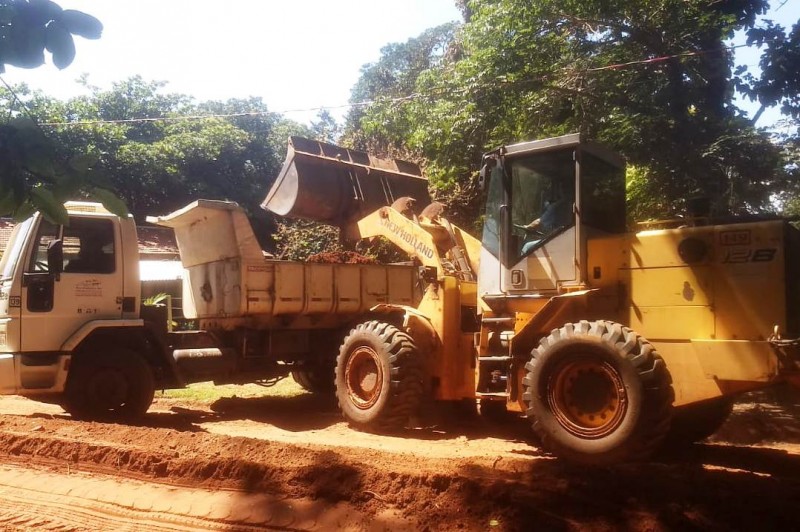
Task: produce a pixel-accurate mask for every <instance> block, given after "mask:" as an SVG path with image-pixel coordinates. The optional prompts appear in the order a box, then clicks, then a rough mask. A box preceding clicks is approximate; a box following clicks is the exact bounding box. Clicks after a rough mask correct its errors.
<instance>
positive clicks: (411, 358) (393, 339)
mask: <svg viewBox="0 0 800 532" xmlns="http://www.w3.org/2000/svg"><path fill="white" fill-rule="evenodd" d="M361 334H368V335H374V336H376V337H377V338H378V339H379V340H380V343H381V347H382V351H383V353H381V354H382V355H384V356H386V357H387V360H388V365H389V375H390V384H389V389H388V391H387V393H388V394H389V397H388V400H387V401H386V403H385V406H384V408H383V409H382V410H381V411H380V412H378V413H377V415H376V416H375V417H374V419H373V421H372V422H370V423H368V424H364V423H358V422H355V421H354V420H352V419H348V421H349V422H350V424H351V425H355V426H357V427H359V428H363V429H368V430H376V431H391V430H397V429H401V428H403V427H404V426H405V425H406V423H407V422H408V420H409V419H410V418H411V417H412V416H413V415H414V414H416V412H417V410H418V409H419V405H420V403H421V401H422V397H423V393H424V387H423V383H424V380H423V365H422V360H421V359H420V356H419V351H418V350H417V347H416V343H415V342H414V339H413V338H412V337H411V336H410V335H409V334H408V333H406V332H404V331H402V330H400V329H398V328H397V327H395V326H394V325H392V324H389V323H385V322H381V321H377V320H372V321H368V322H364V323H360V324H358V325H357V326H356V327H354V328H353V329H351V330H350V333H349V334H348V336H347V337H346V338H345V340H344V342H343V344H342V349H341V350H340V351H339V355H338V356H337V357H336V367H337V368H339V367H342V366H343V365H344V364H346V357H347V355H348V353H347V351H346V350H345V347H346V346H347V345H348V342H349V340H350V338H351V337H352V336H354V335H361ZM337 381H338V379H337ZM337 400H338V404H339V409H340V410H341V411H342V412H343V413H345V412H346V409H345V408H344V407H343V405H342V398H341V397H340V395H339V394H338V393H337ZM345 417H347V416H346V414H345Z"/></svg>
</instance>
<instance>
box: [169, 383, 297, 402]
mask: <svg viewBox="0 0 800 532" xmlns="http://www.w3.org/2000/svg"><path fill="white" fill-rule="evenodd" d="M306 393H308V392H306V391H305V390H303V389H302V388H301V387H300V385H299V384H297V383H296V382H294V380H293V379H291V378H286V379H283V380H281V381H280V382H278V384H276V385H275V386H271V387H269V388H266V387H264V386H259V385H258V384H241V385H239V384H222V385H219V386H217V385H215V384H214V383H213V382H198V383H195V384H190V385H189V386H187V387H186V388H180V389H177V390H165V391H163V392H162V391H158V392H156V398H166V399H187V400H190V401H198V402H203V403H212V402H214V401H216V400H218V399H222V398H224V397H234V396H235V397H265V396H271V397H294V396H297V395H303V394H306Z"/></svg>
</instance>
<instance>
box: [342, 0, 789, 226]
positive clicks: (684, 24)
mask: <svg viewBox="0 0 800 532" xmlns="http://www.w3.org/2000/svg"><path fill="white" fill-rule="evenodd" d="M768 4H769V3H768V1H767V0H723V1H718V2H708V1H706V0H637V1H635V2H634V1H631V0H612V1H608V0H581V1H577V0H540V1H537V2H523V1H520V0H470V1H464V2H461V6H462V11H463V12H464V15H465V19H466V21H465V23H464V24H463V25H462V26H461V28H460V29H458V30H455V31H454V30H453V29H452V28H440V29H438V30H431V31H437V33H436V35H437V36H438V37H439V38H440V40H439V41H437V42H438V43H439V44H438V46H439V49H441V51H440V52H438V53H435V54H434V53H431V52H430V51H429V52H428V54H427V56H425V55H424V54H422V57H423V59H422V60H420V59H419V57H420V55H418V54H415V51H417V50H419V49H420V47H419V46H418V43H417V41H416V40H411V41H409V42H408V43H406V44H404V45H393V46H387V47H386V48H384V52H383V55H382V57H381V59H380V60H379V61H378V62H377V63H375V64H374V65H369V66H366V67H365V68H364V69H363V70H362V78H361V80H360V81H359V83H358V84H357V85H356V87H355V88H354V99H371V100H375V103H374V104H373V105H371V106H369V107H367V108H365V109H361V110H359V111H358V113H353V114H351V115H350V117H349V118H350V123H349V124H348V129H349V130H354V131H362V132H364V133H363V134H365V135H367V136H368V137H369V138H371V139H373V140H375V139H378V140H380V141H381V142H382V143H383V145H384V146H383V149H384V150H390V149H392V148H393V146H395V145H399V144H405V145H407V146H408V147H409V148H410V149H411V150H412V151H413V152H414V154H415V155H416V156H417V157H419V158H423V159H425V160H426V161H427V163H428V164H427V170H428V175H429V176H430V177H431V178H432V180H433V182H434V184H435V186H437V187H439V188H440V189H443V190H445V191H448V192H450V191H452V190H453V189H454V188H457V187H459V186H461V187H463V186H464V183H465V182H466V180H467V179H468V176H469V175H470V174H471V172H474V171H475V170H476V169H477V166H478V163H479V160H480V155H481V153H483V152H485V151H487V150H489V149H491V148H494V147H496V146H498V145H501V144H507V143H511V142H516V141H520V140H527V139H532V138H541V137H546V136H553V135H559V134H564V133H568V132H576V131H578V132H581V133H583V134H585V135H586V136H588V137H590V138H593V139H595V140H599V141H601V142H604V143H606V144H609V145H610V146H611V147H613V148H615V149H617V150H618V151H620V152H621V153H622V154H623V155H625V156H626V158H627V160H628V162H629V166H630V172H629V184H628V189H629V198H630V200H631V202H630V203H631V207H632V209H631V211H632V212H633V214H634V215H635V216H637V217H639V218H643V217H648V216H671V215H674V214H676V213H678V212H680V211H681V210H682V209H683V207H684V205H683V201H684V199H686V198H690V197H692V196H701V195H702V196H710V197H712V198H714V199H715V200H716V205H715V207H716V210H717V212H728V213H741V212H757V211H764V210H771V209H773V208H774V206H775V203H774V201H773V198H774V196H775V194H776V193H779V192H780V191H782V190H785V188H786V186H787V182H786V179H787V174H786V171H785V168H786V160H785V159H784V155H785V153H784V152H782V150H781V147H780V146H779V145H777V144H776V143H775V142H774V140H773V139H771V138H770V137H769V136H768V135H767V134H766V133H765V132H763V131H759V130H757V129H756V128H755V127H754V126H753V125H752V122H751V121H750V120H748V119H747V118H745V116H744V115H743V113H742V112H741V111H740V110H739V109H738V108H737V107H736V105H735V103H734V95H735V89H736V88H737V87H738V88H739V90H740V91H743V92H745V93H746V94H748V95H751V96H752V97H754V98H758V99H759V100H760V101H761V102H763V103H764V104H766V105H773V104H775V103H779V102H780V103H782V104H783V105H784V107H785V108H788V109H790V108H791V107H792V106H793V105H796V101H797V100H796V98H797V96H796V95H797V91H796V90H794V89H796V83H797V81H796V79H795V77H796V75H797V74H796V73H797V72H798V71H800V58H798V55H797V43H796V40H797V36H796V32H795V30H793V31H792V32H790V33H789V34H788V35H787V34H786V33H785V31H784V29H783V28H781V27H779V26H776V25H774V24H772V23H770V22H763V23H762V24H760V25H758V26H757V25H756V22H757V21H758V20H759V17H760V16H762V15H763V14H764V13H765V12H766V10H767V8H768ZM765 27H766V29H763V28H765ZM737 31H744V32H748V38H749V40H750V42H751V43H752V44H763V45H764V46H765V48H764V56H763V59H762V68H763V67H767V68H764V73H763V75H762V76H760V77H756V76H752V75H751V76H747V72H746V68H744V67H739V68H737V67H736V65H735V64H734V54H733V51H732V50H731V48H730V45H729V43H730V39H731V37H732V36H733V35H734V33H735V32H737ZM428 35H430V34H428ZM424 50H425V49H424V48H423V51H424ZM428 50H430V48H429V49H428ZM397 54H401V55H403V56H404V57H405V58H406V59H405V61H403V60H401V59H398V58H397V57H396V56H397ZM393 65H403V66H405V65H422V66H423V68H422V69H420V68H415V67H405V69H404V70H403V71H402V72H400V73H394V72H393V73H392V76H391V78H390V80H389V82H388V83H384V84H376V83H373V82H372V81H373V80H374V79H376V77H377V76H376V75H375V72H382V71H383V70H386V69H389V70H390V71H392V70H391V68H392V66H393ZM378 79H380V78H378ZM392 79H397V80H402V82H393V81H391V80H392ZM387 85H391V87H388V86H387ZM365 88H366V89H367V90H366V91H365V90H364V89H365ZM746 91H749V92H746ZM403 97H407V98H406V99H403ZM356 140H358V139H356ZM451 195H452V194H448V196H451ZM465 205H466V206H469V205H467V204H465ZM476 214H477V213H475V212H474V211H473V212H471V213H470V216H471V217H474V216H475V215H476Z"/></svg>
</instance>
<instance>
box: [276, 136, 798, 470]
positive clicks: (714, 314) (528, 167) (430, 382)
mask: <svg viewBox="0 0 800 532" xmlns="http://www.w3.org/2000/svg"><path fill="white" fill-rule="evenodd" d="M367 157H368V156H366V154H360V153H358V152H353V151H351V150H346V149H343V148H337V147H335V146H331V145H326V144H320V143H316V142H314V141H308V140H305V139H297V138H293V139H291V141H290V148H289V154H288V156H287V160H286V163H285V165H284V167H283V170H282V172H281V174H280V175H279V177H278V179H277V180H276V182H275V184H274V185H273V187H272V189H271V191H270V192H269V194H268V195H267V198H266V200H265V201H264V204H263V206H264V207H265V208H267V209H269V210H271V211H273V212H276V213H279V214H281V215H286V216H295V217H302V218H306V219H311V220H316V221H321V222H326V223H331V224H334V225H338V226H340V227H341V229H342V232H343V235H344V236H345V237H346V238H349V239H361V238H372V237H376V236H382V237H385V238H387V239H388V240H390V241H391V242H393V243H394V244H396V245H397V246H398V247H399V248H400V249H402V250H404V251H406V252H408V253H409V254H410V255H412V256H413V257H415V260H416V262H417V264H418V267H419V280H420V283H421V286H422V299H421V301H420V302H419V303H418V304H417V305H401V304H393V303H387V304H382V305H379V306H376V307H375V308H373V309H372V315H371V316H369V319H365V320H364V321H363V322H361V323H358V324H356V325H355V326H354V327H353V329H352V330H351V331H350V333H349V334H348V335H347V337H346V339H345V340H344V342H343V343H342V345H341V348H340V350H339V354H338V357H337V361H336V390H337V396H338V401H339V405H340V407H341V410H342V412H343V413H344V415H345V417H346V418H347V419H348V420H350V421H351V423H353V424H355V425H383V424H389V425H392V424H394V425H397V424H401V423H402V422H403V421H404V420H405V419H407V416H408V414H409V413H410V412H411V411H412V410H413V409H414V408H415V407H416V405H418V404H419V402H420V401H421V400H422V398H423V397H425V396H430V397H432V398H434V399H437V400H444V401H456V400H464V399H468V400H474V401H477V402H479V403H480V405H481V411H483V412H486V413H488V414H492V413H495V414H496V413H498V412H502V411H514V412H520V413H522V414H523V415H525V416H526V417H527V418H528V419H529V420H530V423H531V424H532V428H533V430H534V431H535V432H536V434H537V435H538V436H539V438H540V440H541V441H542V442H543V443H544V445H545V446H546V447H547V448H548V449H549V450H551V451H552V452H554V453H555V454H557V455H559V456H563V457H566V458H568V459H571V460H574V461H577V462H582V463H590V464H608V463H614V462H620V461H630V460H638V459H643V458H646V457H647V456H649V455H650V454H651V453H652V452H653V451H654V450H656V449H657V448H658V447H659V445H661V444H662V442H663V441H664V440H665V438H668V440H667V441H668V442H669V443H670V444H681V443H688V442H692V441H697V440H699V439H702V438H704V437H706V436H709V435H710V434H712V433H713V432H714V431H716V429H717V428H719V426H720V425H721V424H722V423H723V422H724V421H725V419H726V417H727V415H728V414H729V413H730V411H731V406H732V404H733V400H734V398H735V397H736V396H737V395H738V394H740V393H742V392H746V391H750V390H756V389H759V388H764V387H766V386H770V385H773V384H775V383H778V382H781V381H786V380H789V381H794V382H797V379H798V375H800V373H798V370H799V369H800V366H798V349H797V346H798V341H797V340H796V339H797V338H798V337H799V336H800V308H799V307H800V279H798V278H796V276H793V275H792V274H791V272H796V273H800V232H798V231H797V230H796V229H795V228H794V227H792V226H791V225H790V224H789V223H788V222H786V221H784V220H781V219H778V218H775V217H772V218H768V217H763V218H760V219H757V218H753V219H750V220H739V221H729V222H728V223H725V224H715V223H714V222H713V220H710V219H707V218H690V219H683V220H675V221H672V222H665V223H664V224H663V225H664V226H666V228H661V229H656V230H647V231H641V232H638V233H630V232H626V216H625V181H624V176H625V164H624V161H623V160H622V159H621V158H620V157H619V156H618V155H616V154H615V153H612V152H611V151H609V150H607V149H605V148H604V147H602V146H600V145H598V144H595V143H592V142H587V141H584V140H583V139H581V137H580V136H579V135H566V136H562V137H557V138H551V139H545V140H538V141H533V142H524V143H520V144H515V145H511V146H504V147H502V148H499V149H497V150H495V151H493V152H491V153H488V154H486V155H485V156H484V162H483V167H482V170H481V179H482V184H483V189H484V190H485V195H486V210H485V215H484V225H483V232H482V238H481V240H480V241H478V240H476V239H475V238H473V237H471V236H470V235H469V234H468V233H466V232H465V231H463V230H462V229H460V228H459V227H456V226H455V225H453V224H452V223H450V222H448V220H447V219H446V218H445V217H444V216H443V215H442V213H443V209H442V208H441V206H439V205H436V204H432V205H427V206H426V203H427V201H426V200H427V191H426V190H420V189H419V188H415V186H417V187H418V186H419V182H418V180H417V178H416V176H417V175H420V173H419V172H418V171H410V174H411V175H413V176H415V177H413V178H409V179H407V181H406V182H407V187H408V188H407V194H404V195H405V196H408V197H403V196H400V195H394V196H392V195H390V196H388V197H384V195H382V194H381V193H378V192H380V191H386V190H391V187H389V186H387V185H386V183H385V181H386V179H385V176H384V175H383V174H382V173H381V172H377V173H375V174H373V173H372V171H373V170H374V169H375V166H374V165H372V164H370V162H369V161H368V158H367ZM408 166H409V165H406V168H407V167H408ZM392 175H393V177H394V178H397V176H398V175H400V174H399V173H398V174H392ZM382 182H384V184H383V185H381V183H382ZM335 190H341V191H345V192H342V194H341V198H345V199H346V201H343V200H341V199H340V196H336V195H335V194H332V193H331V192H330V191H335ZM365 191H366V192H365ZM371 194H372V196H373V197H376V198H379V201H373V200H371V199H370V195H371ZM381 203H382V205H381ZM387 203H391V205H387Z"/></svg>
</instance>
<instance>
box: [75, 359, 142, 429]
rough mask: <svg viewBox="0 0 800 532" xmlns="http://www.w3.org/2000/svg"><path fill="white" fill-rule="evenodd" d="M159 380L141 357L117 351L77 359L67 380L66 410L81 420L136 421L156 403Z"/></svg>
mask: <svg viewBox="0 0 800 532" xmlns="http://www.w3.org/2000/svg"><path fill="white" fill-rule="evenodd" d="M154 395H155V380H154V378H153V372H152V370H151V369H150V366H149V365H148V364H147V362H145V360H144V359H143V358H142V357H141V356H139V355H138V354H137V353H135V352H133V351H130V350H127V349H113V350H109V351H107V352H105V353H104V354H103V355H102V356H99V355H95V354H92V355H86V356H82V357H76V359H75V360H74V361H73V363H72V368H71V370H70V373H69V377H68V379H67V386H66V401H65V403H64V405H62V406H63V407H64V409H65V410H66V411H67V412H69V413H70V414H71V415H72V417H74V418H76V419H81V420H98V421H133V420H136V419H138V418H140V417H142V416H143V415H144V414H145V412H147V410H148V409H149V408H150V405H151V404H152V403H153V396H154Z"/></svg>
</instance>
